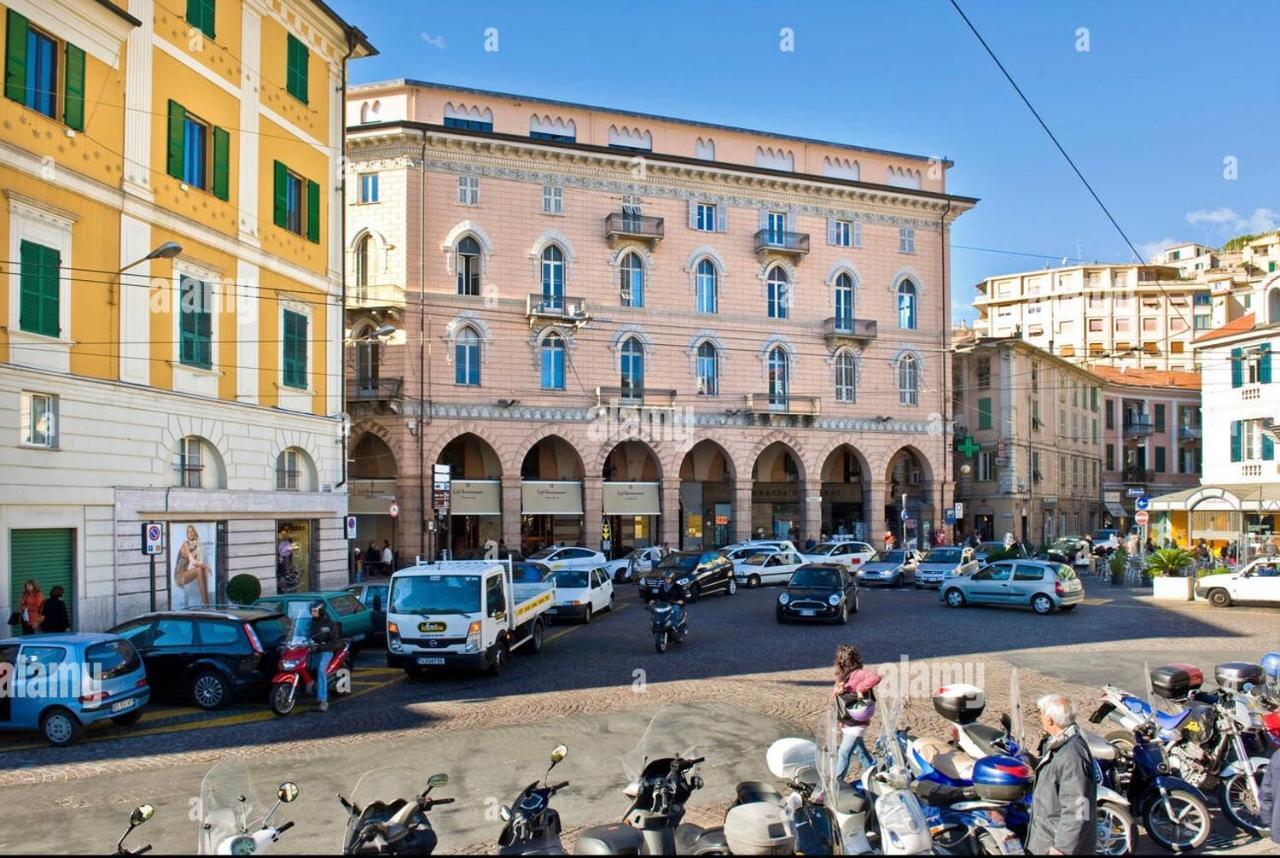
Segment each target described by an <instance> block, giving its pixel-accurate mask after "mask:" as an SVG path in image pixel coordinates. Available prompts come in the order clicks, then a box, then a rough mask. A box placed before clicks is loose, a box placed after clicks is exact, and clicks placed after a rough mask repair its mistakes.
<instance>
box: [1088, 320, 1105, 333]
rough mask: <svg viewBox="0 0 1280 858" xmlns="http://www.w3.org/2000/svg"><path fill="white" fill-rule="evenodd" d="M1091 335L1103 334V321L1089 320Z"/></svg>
mask: <svg viewBox="0 0 1280 858" xmlns="http://www.w3.org/2000/svg"><path fill="white" fill-rule="evenodd" d="M1089 333H1091V334H1100V333H1102V320H1101V319H1090V320H1089Z"/></svg>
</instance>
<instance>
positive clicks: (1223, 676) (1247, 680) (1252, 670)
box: [1213, 661, 1262, 694]
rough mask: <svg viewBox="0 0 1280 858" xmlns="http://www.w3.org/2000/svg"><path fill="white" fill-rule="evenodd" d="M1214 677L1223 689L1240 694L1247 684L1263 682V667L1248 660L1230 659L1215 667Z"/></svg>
mask: <svg viewBox="0 0 1280 858" xmlns="http://www.w3.org/2000/svg"><path fill="white" fill-rule="evenodd" d="M1213 679H1214V681H1215V682H1217V683H1218V687H1219V688H1221V689H1222V690H1223V691H1230V692H1232V693H1235V694H1239V693H1241V692H1243V691H1244V690H1245V689H1244V687H1245V686H1246V685H1261V684H1262V668H1261V667H1259V666H1258V665H1256V664H1249V663H1248V662H1247V661H1228V662H1225V663H1223V664H1220V665H1218V666H1217V667H1215V668H1214V669H1213Z"/></svg>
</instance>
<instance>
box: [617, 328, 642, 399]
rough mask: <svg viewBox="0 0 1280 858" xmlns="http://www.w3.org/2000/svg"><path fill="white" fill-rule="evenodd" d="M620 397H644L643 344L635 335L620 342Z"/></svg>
mask: <svg viewBox="0 0 1280 858" xmlns="http://www.w3.org/2000/svg"><path fill="white" fill-rule="evenodd" d="M622 398H623V399H643V398H644V344H643V343H641V342H640V340H638V339H637V338H635V337H628V338H627V340H626V342H624V343H623V344H622Z"/></svg>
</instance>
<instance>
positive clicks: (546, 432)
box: [502, 426, 588, 474]
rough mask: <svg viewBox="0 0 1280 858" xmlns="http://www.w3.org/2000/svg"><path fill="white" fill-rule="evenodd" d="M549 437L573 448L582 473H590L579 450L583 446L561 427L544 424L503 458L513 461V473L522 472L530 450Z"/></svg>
mask: <svg viewBox="0 0 1280 858" xmlns="http://www.w3.org/2000/svg"><path fill="white" fill-rule="evenodd" d="M548 438H555V439H557V440H559V441H561V442H562V443H564V444H565V445H566V446H568V448H569V450H571V451H572V452H573V454H574V455H575V456H576V457H577V460H578V468H579V470H580V471H581V473H583V474H587V473H588V472H587V470H586V462H584V461H583V459H582V453H580V452H578V451H579V449H581V447H580V446H577V445H575V444H574V443H573V441H572V440H571V439H570V438H568V437H566V434H565V433H564V432H562V431H560V429H559V428H558V427H555V426H543V427H541V428H539V429H535V430H534V431H533V432H530V433H529V434H528V435H526V436H525V437H524V439H523V440H522V441H520V442H519V443H518V444H516V445H515V446H514V447H510V448H509V449H510V451H511V455H509V456H504V457H503V459H502V460H503V461H504V462H511V463H512V464H513V465H514V470H513V471H512V473H515V474H520V473H521V472H522V470H523V468H524V460H525V458H526V457H527V456H528V455H529V453H530V451H532V450H533V448H534V447H536V446H537V445H538V443H539V442H541V441H545V440H546V439H548ZM504 468H505V465H504Z"/></svg>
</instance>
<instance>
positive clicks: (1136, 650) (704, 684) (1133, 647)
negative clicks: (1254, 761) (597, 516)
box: [0, 581, 1280, 852]
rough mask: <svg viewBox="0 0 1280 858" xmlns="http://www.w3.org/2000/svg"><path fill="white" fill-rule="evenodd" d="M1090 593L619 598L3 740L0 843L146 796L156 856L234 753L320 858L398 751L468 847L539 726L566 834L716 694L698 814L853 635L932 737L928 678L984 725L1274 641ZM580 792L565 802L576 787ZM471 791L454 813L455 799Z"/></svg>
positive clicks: (1212, 618) (80, 824)
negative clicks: (10, 821) (129, 721)
mask: <svg viewBox="0 0 1280 858" xmlns="http://www.w3.org/2000/svg"><path fill="white" fill-rule="evenodd" d="M1086 585H1087V587H1088V589H1089V591H1090V598H1089V601H1088V602H1087V603H1086V604H1085V605H1083V606H1081V607H1080V608H1079V609H1078V610H1077V611H1075V612H1074V613H1072V614H1070V615H1062V614H1058V615H1051V616H1047V617H1038V616H1035V615H1033V614H1031V613H1030V612H1026V611H1015V610H996V609H982V608H970V609H965V610H952V609H948V608H945V607H943V606H942V605H941V603H940V602H939V601H938V599H937V595H936V593H932V592H927V591H925V592H917V591H913V590H901V591H899V590H875V591H864V594H863V598H862V611H861V613H859V614H858V615H856V616H855V617H854V618H853V620H852V621H851V622H850V624H849V625H848V626H844V627H840V626H781V627H780V626H778V625H777V624H776V623H775V622H774V619H773V600H774V598H775V597H776V592H777V591H776V590H771V589H765V590H757V591H742V592H740V593H739V594H738V595H736V596H733V597H712V598H709V599H707V600H706V601H705V602H702V603H698V604H696V605H694V606H693V607H692V608H691V616H690V628H691V630H692V634H691V635H690V638H689V639H688V641H687V642H686V643H684V644H682V645H680V646H677V647H675V648H674V649H673V650H672V651H671V652H669V653H667V654H666V655H662V656H659V655H657V654H656V653H654V651H653V648H652V641H651V638H650V637H649V635H648V634H647V617H646V616H645V614H644V613H643V612H642V611H641V610H639V608H638V607H637V604H636V601H635V599H634V596H632V595H631V594H629V593H628V594H625V595H623V596H622V597H620V599H619V602H618V606H617V609H616V610H615V612H614V613H613V614H612V615H606V616H603V617H601V618H599V619H598V620H596V621H595V622H593V623H592V624H591V625H589V626H565V627H557V628H555V629H554V630H553V631H552V632H551V634H549V635H548V643H547V646H546V647H545V649H544V651H543V653H542V654H540V655H539V656H537V657H522V658H516V659H514V660H513V662H512V665H511V669H510V671H509V672H508V674H507V675H505V676H503V677H501V678H499V679H493V678H489V677H468V676H458V677H441V678H434V679H430V680H426V681H411V680H407V679H403V678H400V677H398V676H396V675H395V674H392V673H390V672H388V671H386V670H385V668H382V669H379V668H376V667H374V668H371V669H370V670H368V671H366V672H365V673H366V676H365V677H364V678H362V679H361V680H360V681H361V682H362V683H363V684H362V685H358V686H357V687H356V689H355V692H354V694H353V695H351V696H350V697H348V698H346V699H342V700H340V702H338V703H337V705H335V706H334V707H333V709H332V710H331V711H330V713H329V714H328V715H327V716H322V715H319V714H298V715H294V716H291V717H289V718H285V719H276V718H274V717H273V716H271V715H270V713H269V712H267V711H266V710H265V707H252V706H249V707H242V708H240V709H237V710H235V711H228V712H225V713H218V714H216V715H214V716H213V717H209V716H201V717H200V718H197V719H195V720H194V721H179V722H170V721H164V720H161V721H159V722H155V723H150V724H149V723H148V722H146V721H144V722H143V723H142V724H140V725H139V726H138V727H136V728H135V729H134V730H133V731H132V732H121V731H114V730H110V731H106V732H104V733H103V734H102V736H101V737H97V736H95V741H90V742H86V743H84V744H82V745H80V746H77V747H75V748H71V749H62V750H58V749H52V748H47V747H42V746H37V745H35V744H34V743H33V742H32V741H31V739H30V737H25V738H24V737H19V738H18V739H16V740H13V741H11V742H9V743H7V744H5V745H0V801H3V802H4V803H5V804H6V805H7V806H18V805H19V804H20V805H21V806H24V807H35V808H41V812H40V813H39V814H38V815H37V816H35V817H32V818H31V819H29V820H27V821H24V825H23V827H22V828H23V833H24V835H25V836H24V839H22V840H21V841H19V840H16V839H13V838H14V837H15V836H16V835H15V834H14V833H13V829H12V828H8V827H6V828H7V829H8V830H7V831H5V832H0V851H4V852H16V851H30V850H37V851H71V850H81V851H84V850H91V849H102V848H105V847H106V846H107V845H109V844H107V843H105V835H104V834H103V832H104V831H105V832H108V833H109V832H110V831H112V830H114V829H115V828H116V827H117V826H119V825H120V823H121V822H122V821H124V820H125V819H127V816H128V810H129V808H130V807H132V806H133V805H134V804H137V803H140V802H142V801H150V802H152V803H153V804H155V805H156V807H157V817H156V820H155V821H153V822H152V823H149V824H148V826H147V828H145V829H143V830H142V831H140V832H139V834H143V833H144V832H145V836H144V837H142V838H140V842H152V843H154V844H155V845H156V848H157V849H158V850H161V851H170V850H186V849H190V842H189V841H191V839H192V838H194V828H195V826H194V824H193V823H192V822H190V821H188V818H187V817H188V808H189V803H190V802H191V800H192V798H193V797H194V796H196V795H198V787H199V781H200V778H201V776H202V774H203V772H204V771H205V770H207V769H208V767H209V766H210V765H212V764H213V763H214V762H216V761H217V760H219V759H221V758H222V757H224V756H226V755H227V754H229V753H240V754H244V755H246V756H247V757H248V758H249V760H250V761H251V766H252V768H253V769H254V772H255V776H256V777H258V778H259V788H260V792H268V789H269V788H273V786H271V785H272V784H273V783H274V782H278V781H280V780H284V779H286V778H288V779H292V780H295V781H297V782H298V783H299V784H301V785H302V787H303V793H304V798H303V799H300V801H299V804H298V805H296V806H294V807H292V808H289V809H288V810H289V811H290V813H289V814H288V815H286V816H284V817H282V818H294V819H298V820H299V821H300V824H299V825H298V826H297V827H296V828H295V829H293V830H292V831H290V832H289V833H288V835H286V840H282V842H281V844H280V846H279V849H278V851H281V852H293V851H309V850H310V851H314V850H332V849H333V848H334V847H335V846H336V840H338V839H340V833H339V832H340V828H341V824H342V820H341V818H340V817H339V816H338V815H337V812H338V808H337V805H336V802H334V801H333V795H334V793H335V792H337V791H339V790H345V789H350V787H351V785H352V784H353V783H354V781H355V779H356V777H357V776H358V774H359V773H361V772H363V771H366V770H368V769H371V768H375V767H378V766H382V765H390V764H396V763H400V762H408V761H413V762H414V763H415V764H417V765H419V766H420V767H421V769H422V771H423V774H424V775H425V774H427V773H429V771H436V770H446V771H449V772H450V774H451V776H453V777H454V778H455V781H454V784H457V785H458V788H459V792H454V791H453V788H454V784H451V786H450V793H449V794H452V795H457V796H458V797H459V802H458V804H457V805H454V806H453V808H451V810H453V813H451V814H449V819H454V818H456V820H455V821H454V822H450V821H448V819H446V817H445V815H444V814H443V813H442V814H440V817H441V818H440V820H439V821H438V822H437V827H438V828H439V830H440V833H441V842H442V849H447V850H449V851H458V850H463V849H466V850H468V851H484V849H485V848H487V846H486V845H485V844H488V843H491V842H492V838H493V837H495V836H496V833H497V830H498V828H499V827H500V824H499V823H497V822H496V819H497V817H496V808H497V805H498V804H499V803H501V802H504V801H510V799H511V798H512V797H513V796H514V794H515V792H517V791H518V788H519V784H520V783H521V782H522V781H524V782H527V781H528V780H532V779H533V777H535V776H536V775H538V774H539V773H540V764H539V763H538V761H539V760H541V759H543V755H544V754H545V753H546V752H547V751H549V749H550V747H552V746H553V745H554V744H555V741H556V740H557V737H559V738H562V739H563V740H564V741H566V742H567V743H568V744H569V745H570V747H571V748H572V749H573V750H572V752H571V756H572V765H571V764H570V762H566V764H565V766H564V767H563V768H564V769H565V772H566V773H565V775H564V776H565V777H566V778H568V779H572V780H574V782H575V789H574V790H571V791H570V792H569V794H568V796H567V797H566V799H565V803H564V804H563V805H562V806H561V812H562V815H563V816H564V818H565V824H566V826H569V827H570V828H571V829H572V830H575V831H576V829H577V828H578V827H580V825H583V824H597V823H600V822H605V821H609V820H611V819H616V818H617V817H618V816H620V814H621V812H622V810H623V809H624V808H625V804H624V802H625V799H624V798H623V797H622V795H621V792H620V787H621V785H622V784H621V783H620V781H621V772H620V770H619V768H618V765H617V763H616V760H617V755H618V754H619V753H621V751H623V750H626V748H628V747H630V746H631V745H633V744H634V743H635V741H636V740H637V739H638V737H639V736H640V735H641V733H642V732H643V728H644V724H645V723H646V720H647V717H648V714H649V713H652V712H653V711H654V710H656V709H658V708H660V707H663V706H673V705H685V706H689V705H698V706H710V707H716V708H715V710H714V711H715V713H716V714H715V715H714V717H711V718H709V720H710V721H713V722H714V723H715V724H717V725H718V727H719V729H718V731H717V732H716V733H715V735H714V736H713V739H714V742H715V743H716V745H717V747H718V750H720V751H721V753H722V754H723V755H724V756H726V757H730V758H732V759H733V761H734V766H733V768H732V771H728V772H727V773H726V783H727V787H726V789H727V790H728V791H727V792H725V791H723V790H722V791H719V792H717V791H716V790H713V789H712V788H711V781H710V779H709V780H708V788H707V789H704V790H703V791H702V794H701V795H700V796H699V801H698V802H696V803H695V805H696V807H694V808H691V813H694V812H695V811H696V812H697V813H698V814H700V815H702V818H704V820H706V821H710V820H714V819H715V818H717V814H721V815H722V813H723V805H722V804H721V803H720V802H721V800H722V797H723V796H725V795H726V794H727V795H731V794H732V783H733V782H736V781H733V780H730V779H729V777H728V776H729V775H732V777H734V778H738V779H742V778H767V777H768V775H767V772H765V771H764V767H763V755H764V749H765V748H766V747H767V745H768V743H769V742H770V741H772V739H773V738H777V737H778V736H780V735H788V734H790V735H796V731H797V730H800V731H804V733H805V734H808V733H810V732H812V726H811V725H813V724H814V723H816V720H817V718H818V716H819V713H820V711H821V709H822V707H823V706H824V705H825V701H826V692H827V690H828V689H829V686H830V679H831V667H830V661H831V654H832V651H833V649H834V646H835V644H837V643H840V642H853V643H856V644H857V645H858V646H859V647H860V648H861V649H862V651H863V654H864V657H865V659H866V660H867V661H868V662H869V663H874V664H884V663H890V664H891V665H894V667H893V668H892V669H893V670H894V673H895V675H901V676H903V677H904V679H905V680H906V684H907V685H908V686H909V687H908V691H909V694H910V699H909V703H908V707H907V711H906V718H907V721H908V724H909V726H911V727H912V728H913V729H916V730H917V731H919V732H921V733H927V734H933V735H945V734H946V731H947V725H946V722H944V721H943V720H942V719H941V718H940V717H938V716H936V715H935V714H934V713H933V712H932V708H931V707H930V704H929V700H928V695H929V692H930V691H931V690H932V689H933V688H934V687H936V685H937V684H940V681H947V680H956V679H971V680H974V681H978V682H979V683H980V684H982V685H983V686H984V687H985V688H986V690H987V693H988V701H989V702H988V713H989V715H990V716H991V717H990V718H989V719H988V720H994V718H995V717H996V715H997V714H998V713H999V712H1001V711H1004V710H1005V709H1006V708H1007V705H1008V701H1007V696H1008V695H1007V692H1008V687H1009V674H1010V670H1011V668H1013V667H1017V668H1018V669H1019V674H1020V687H1021V696H1022V700H1023V706H1024V709H1025V710H1027V711H1031V707H1032V706H1033V704H1034V700H1035V699H1036V697H1038V696H1039V695H1040V694H1043V693H1046V692H1047V691H1050V690H1054V691H1061V692H1065V693H1067V694H1069V695H1071V696H1072V697H1073V698H1074V699H1076V700H1077V701H1078V702H1079V703H1081V704H1082V708H1083V707H1084V706H1087V705H1088V703H1089V702H1090V701H1091V699H1092V692H1091V690H1090V687H1089V686H1091V685H1096V684H1097V683H1099V682H1101V681H1105V680H1108V679H1110V680H1111V681H1114V682H1117V683H1118V684H1130V685H1133V686H1136V687H1138V688H1140V687H1141V685H1140V683H1141V678H1142V677H1141V675H1142V670H1143V667H1144V664H1145V663H1146V662H1150V663H1152V664H1155V663H1159V662H1161V661H1167V660H1190V661H1195V662H1198V663H1200V664H1201V666H1203V667H1208V668H1211V667H1212V664H1213V663H1215V662H1216V661H1220V660H1225V659H1227V658H1240V659H1246V660H1256V659H1257V658H1258V657H1259V656H1260V655H1261V654H1262V653H1263V652H1265V651H1268V650H1276V649H1280V623H1277V622H1276V620H1277V619H1278V618H1280V612H1276V611H1272V610H1266V609H1250V608H1235V609H1230V610H1213V609H1210V608H1209V607H1208V606H1205V605H1200V604H1195V605H1181V606H1169V605H1167V604H1165V603H1160V604H1156V603H1154V602H1152V601H1151V600H1150V599H1149V598H1146V597H1144V596H1142V595H1141V594H1139V593H1138V592H1137V591H1129V590H1125V589H1112V588H1110V587H1106V586H1104V585H1101V584H1098V583H1096V582H1094V581H1088V582H1086ZM903 656H908V657H909V658H910V660H911V661H910V663H909V666H903V663H902V662H901V661H900V659H901V658H902V657H903ZM364 660H365V661H369V660H370V657H369V656H366V657H365V659H364ZM446 762H448V763H449V765H448V766H446V765H443V763H446ZM428 770H429V771H428ZM558 771H559V770H558ZM579 783H581V784H582V785H583V786H582V789H583V793H582V794H581V796H582V797H581V798H580V799H575V798H574V796H573V793H574V792H575V791H576V790H577V789H578V787H577V784H579ZM464 795H465V796H466V797H467V798H466V801H465V802H464V799H463V796H464ZM582 799H586V800H585V801H584V800H582ZM558 801H559V799H558ZM467 803H470V804H471V805H473V807H472V808H471V811H466V810H464V807H463V805H464V804H467ZM477 814H479V816H478V818H477ZM486 814H488V815H490V816H492V819H489V818H488V816H486ZM691 820H692V821H697V820H693V817H692V816H691ZM335 826H336V828H335ZM1216 845H1223V846H1225V845H1226V842H1225V841H1223V842H1222V843H1220V844H1216ZM1265 848H1266V847H1265V846H1263V845H1262V844H1254V845H1252V846H1243V847H1240V846H1237V847H1236V851H1257V850H1259V849H1261V850H1263V851H1265Z"/></svg>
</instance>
